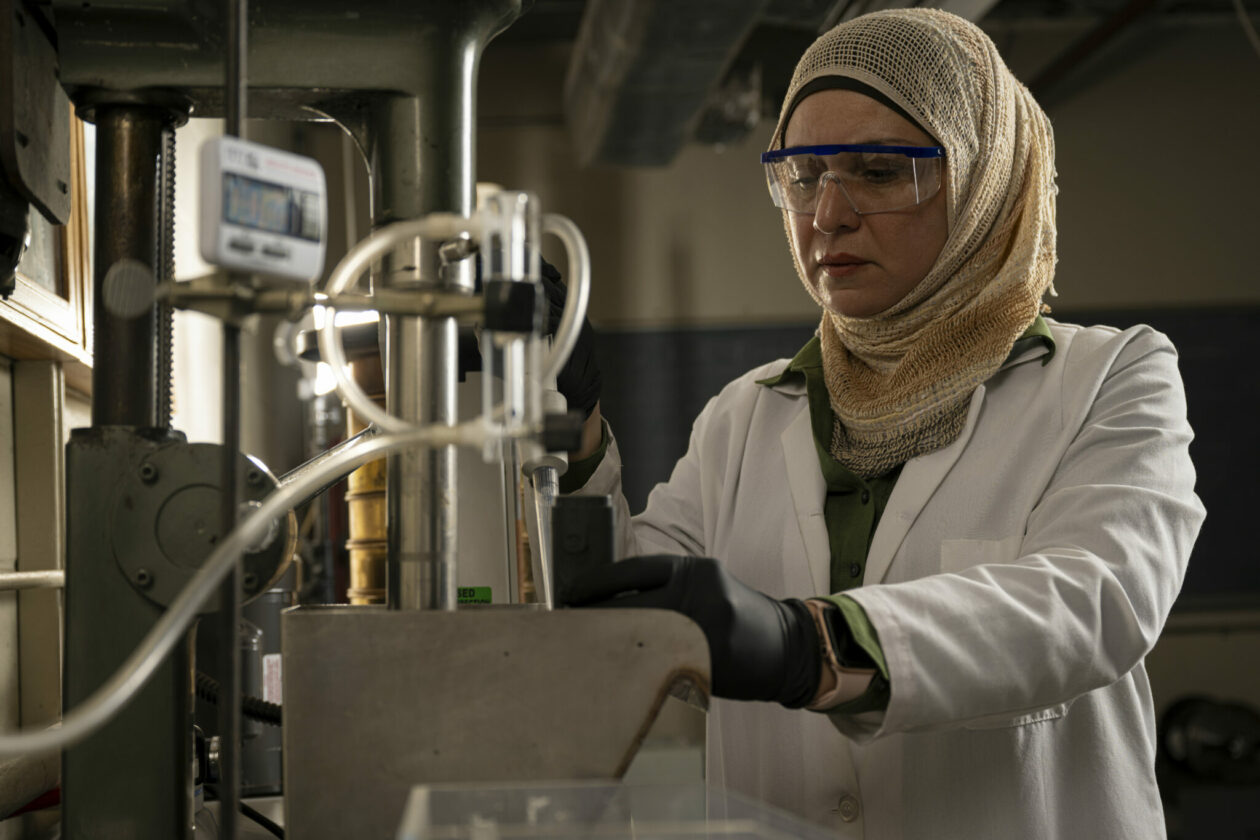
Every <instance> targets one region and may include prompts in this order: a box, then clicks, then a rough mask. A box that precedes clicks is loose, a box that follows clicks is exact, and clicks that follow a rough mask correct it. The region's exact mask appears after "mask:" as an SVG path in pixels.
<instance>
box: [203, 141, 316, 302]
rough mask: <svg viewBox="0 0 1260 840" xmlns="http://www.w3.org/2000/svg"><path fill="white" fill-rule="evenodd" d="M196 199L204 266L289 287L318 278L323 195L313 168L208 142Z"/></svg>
mask: <svg viewBox="0 0 1260 840" xmlns="http://www.w3.org/2000/svg"><path fill="white" fill-rule="evenodd" d="M201 195H202V201H203V205H202V208H201V223H200V226H199V232H200V240H199V242H200V246H201V258H202V259H204V260H205V261H206V262H208V263H210V264H211V265H219V266H223V267H225V268H232V269H237V270H239V271H253V272H258V273H260V274H263V275H266V276H277V277H288V278H291V279H294V280H313V279H315V278H317V277H318V276H319V274H320V272H322V271H323V270H324V246H325V241H326V236H325V230H326V228H327V220H326V216H327V207H328V188H327V185H326V183H325V180H324V168H323V167H322V166H320V165H319V162H318V161H316V160H314V159H312V158H308V157H303V156H302V155H295V154H293V153H291V152H285V151H282V150H280V149H273V148H271V147H269V146H264V145H262V144H261V143H251V142H249V141H248V140H242V139H240V138H239V137H215V138H212V139H210V140H207V141H206V142H205V143H204V144H202V147H201Z"/></svg>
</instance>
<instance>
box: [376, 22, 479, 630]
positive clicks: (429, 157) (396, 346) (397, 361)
mask: <svg viewBox="0 0 1260 840" xmlns="http://www.w3.org/2000/svg"><path fill="white" fill-rule="evenodd" d="M436 31H438V30H435V33H436ZM449 35H450V33H443V37H442V38H435V39H434V40H433V42H431V43H426V44H422V45H420V47H421V54H422V55H423V56H424V57H425V60H426V61H427V62H429V64H430V66H429V67H428V68H427V69H428V70H429V75H430V77H431V78H441V79H445V80H446V84H442V85H436V86H434V88H433V91H432V95H431V96H425V97H422V98H419V99H417V98H414V97H390V98H388V99H384V100H380V101H378V102H376V103H374V106H373V111H372V114H371V136H372V140H371V150H370V153H369V160H370V161H371V164H372V216H373V224H374V225H375V226H377V227H379V226H381V225H384V224H388V223H390V222H393V221H397V220H399V219H407V218H415V217H418V216H423V215H425V214H427V213H432V212H436V211H453V212H456V213H463V214H467V213H469V212H471V210H472V194H473V191H472V180H473V177H472V176H473V170H472V81H473V79H472V68H473V67H474V66H475V62H474V61H471V60H468V59H469V56H468V55H467V54H466V52H465V51H468V50H475V47H474V46H473V45H472V43H471V42H469V41H463V40H461V39H460V38H458V37H456V38H451V37H449ZM421 174H423V175H424V177H423V178H421V177H420V176H421ZM383 262H384V266H385V268H386V274H385V275H383V276H379V277H378V278H377V282H379V283H383V284H385V285H386V286H388V287H390V288H393V289H403V290H409V291H415V292H417V293H421V292H423V291H425V290H433V289H437V290H449V289H451V288H458V287H469V286H471V281H472V277H471V273H470V271H469V270H468V268H469V267H468V266H466V265H462V264H461V266H460V268H459V269H458V270H456V271H450V272H447V274H446V275H445V276H444V275H443V273H442V272H441V271H440V270H439V269H440V261H439V257H438V253H437V249H436V247H434V246H433V244H432V243H426V244H425V245H424V246H423V247H419V246H415V247H410V248H407V249H399V250H398V251H396V252H395V253H394V254H393V255H391V257H390V258H389V259H387V260H385V261H383ZM385 320H386V365H385V368H386V393H387V407H388V409H389V411H390V413H391V414H394V415H396V416H399V417H403V418H405V419H408V420H412V421H415V422H418V423H446V424H453V423H454V422H455V421H456V420H457V417H458V412H457V404H456V398H455V386H456V380H457V374H458V370H457V366H458V355H459V354H458V330H457V326H456V323H455V320H454V319H453V318H449V317H445V318H420V319H417V318H412V317H406V316H394V315H391V316H387V317H386V319H385ZM456 457H457V456H456V451H455V447H451V446H448V447H440V448H433V449H429V450H426V451H423V452H418V453H405V454H402V455H399V456H395V457H393V458H391V460H390V466H389V478H388V486H387V492H386V499H387V501H386V505H387V511H388V520H389V559H388V575H387V579H388V586H387V590H388V593H387V603H388V605H389V606H390V608H392V609H403V610H415V609H440V610H453V609H455V608H456V606H457V603H458V598H457V590H456V535H457V528H458V514H457V503H456V499H457V496H458V488H457V486H456V485H457V461H456Z"/></svg>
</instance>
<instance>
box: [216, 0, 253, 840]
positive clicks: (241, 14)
mask: <svg viewBox="0 0 1260 840" xmlns="http://www.w3.org/2000/svg"><path fill="white" fill-rule="evenodd" d="M227 5H228V15H227V25H228V33H227V35H228V37H227V54H226V55H225V57H224V63H225V64H226V65H227V78H226V80H225V84H224V99H225V102H226V106H227V107H226V117H227V119H226V125H225V126H224V133H225V134H227V135H229V136H231V137H239V136H240V135H241V129H242V127H243V123H244V119H245V114H246V113H247V107H246V88H247V81H246V80H247V78H248V74H247V73H246V53H247V50H248V43H249V42H248V26H249V17H248V9H249V6H248V0H227ZM228 282H229V283H232V284H236V283H247V282H249V278H248V277H247V276H244V275H236V274H229V276H228ZM240 399H241V330H240V327H239V326H238V325H237V324H236V323H233V322H232V321H230V320H225V321H224V322H223V465H222V477H221V488H222V491H221V492H222V500H223V508H222V511H221V516H222V521H223V534H224V535H226V534H228V533H230V532H231V531H232V529H233V528H235V527H236V505H237V501H236V500H237V499H238V498H239V496H240V494H239V493H238V492H237V487H236V480H237V475H236V453H237V450H239V449H240V445H241V406H240ZM219 604H220V608H219V615H218V622H217V626H218V642H219V663H220V674H219V679H220V680H221V681H222V682H221V686H222V691H221V692H220V694H219V721H218V723H219V825H220V826H221V828H220V832H219V836H220V837H222V838H224V839H225V840H236V836H237V830H238V825H237V824H238V822H239V816H238V812H239V811H240V801H241V800H240V796H241V701H240V696H241V647H240V645H239V644H238V643H237V636H238V634H239V633H240V626H241V558H240V557H237V558H236V562H235V563H234V564H233V567H232V573H231V574H230V575H228V576H227V578H226V579H224V581H223V584H222V586H221V588H220V600H219Z"/></svg>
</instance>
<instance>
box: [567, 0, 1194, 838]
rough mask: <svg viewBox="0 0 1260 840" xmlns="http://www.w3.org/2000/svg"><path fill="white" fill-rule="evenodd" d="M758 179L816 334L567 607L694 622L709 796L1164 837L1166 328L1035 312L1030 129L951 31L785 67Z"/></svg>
mask: <svg viewBox="0 0 1260 840" xmlns="http://www.w3.org/2000/svg"><path fill="white" fill-rule="evenodd" d="M764 161H765V165H766V167H767V173H768V178H769V183H770V188H771V193H772V196H773V197H774V200H775V203H776V204H778V205H779V206H780V207H781V208H783V215H784V223H785V227H786V229H787V235H788V240H789V243H790V245H791V251H792V255H793V258H794V260H795V263H796V268H797V271H798V273H799V275H800V277H801V279H802V281H803V282H804V284H805V287H806V289H807V290H808V291H809V293H810V294H811V295H813V297H814V299H815V300H816V301H818V303H819V305H820V306H821V307H822V320H821V323H820V326H819V330H818V335H817V337H816V338H815V339H814V340H812V341H811V342H810V343H809V344H808V345H807V346H806V347H805V348H804V349H803V350H802V351H801V352H800V353H799V354H798V355H797V357H796V358H795V359H793V360H792V361H791V362H788V363H785V362H783V361H779V362H775V363H772V364H769V365H766V366H764V367H761V368H758V369H756V370H754V371H751V372H750V373H748V374H747V375H745V376H743V377H741V378H740V379H738V380H736V381H735V382H732V383H731V384H730V385H728V386H727V387H726V388H725V389H724V390H723V391H722V392H721V393H720V394H719V395H718V396H717V397H715V398H714V399H713V400H712V401H711V402H710V403H709V405H708V406H707V407H706V408H705V410H704V412H703V413H702V414H701V415H700V417H699V418H698V419H697V420H696V423H695V428H694V431H693V435H692V438H691V443H690V447H689V450H688V452H687V454H686V455H685V456H684V457H683V458H682V460H681V461H679V463H678V465H677V466H676V468H675V469H674V472H673V475H672V476H671V478H670V479H669V481H668V482H667V483H666V484H662V485H660V486H658V487H657V488H656V489H655V490H654V491H653V493H652V495H651V497H650V499H649V500H648V505H647V509H646V510H645V511H644V512H643V513H642V514H641V515H639V516H637V517H635V518H634V519H633V521H630V520H629V519H628V517H627V516H623V517H622V521H623V523H624V527H623V528H622V530H621V532H620V535H619V536H620V540H621V542H620V546H619V552H620V553H621V554H622V555H623V556H625V557H628V558H630V559H628V560H624V561H623V562H621V563H618V564H615V565H614V566H613V567H612V568H611V569H607V570H602V571H593V572H591V573H588V574H587V575H586V576H585V578H583V579H581V580H580V581H579V582H578V583H577V584H576V585H575V586H574V587H573V588H572V589H571V590H570V591H569V592H568V593H567V595H566V600H567V601H568V602H569V603H571V604H573V605H577V606H657V607H666V608H671V609H677V610H679V611H681V612H684V613H686V614H688V615H690V616H692V617H693V618H694V619H696V621H697V622H698V623H699V624H700V625H701V627H702V629H703V630H704V631H705V633H706V636H707V637H708V639H709V643H710V649H711V655H712V659H713V688H714V694H715V695H718V696H719V697H726V698H736V700H735V701H727V700H719V701H715V703H714V704H713V707H712V710H711V715H710V727H711V729H710V740H709V779H710V781H711V782H712V783H715V784H718V785H729V786H730V787H732V788H733V789H735V790H738V791H741V792H744V793H746V794H749V795H751V796H753V797H756V798H759V799H762V800H765V801H768V802H770V803H771V804H775V805H779V806H782V807H785V808H788V809H790V810H792V811H795V812H796V813H798V814H800V815H801V816H803V817H805V818H807V819H810V820H812V821H815V822H822V823H827V822H834V823H835V824H837V825H843V824H848V826H849V829H848V830H849V832H850V833H855V832H856V834H860V835H862V836H866V837H872V838H900V837H906V838H911V837H932V838H952V837H957V838H969V839H970V838H984V837H991V838H1004V840H1005V839H1006V838H1063V837H1106V838H1127V837H1133V838H1153V837H1161V836H1163V835H1164V825H1163V818H1162V811H1161V807H1160V800H1159V793H1158V790H1157V789H1156V785H1155V779H1154V758H1155V724H1154V716H1153V709H1152V703H1151V695H1150V688H1149V685H1148V682H1147V678H1146V673H1145V670H1144V668H1143V664H1142V662H1143V657H1144V656H1145V655H1146V653H1147V651H1149V650H1150V648H1151V646H1152V645H1153V644H1154V642H1155V640H1156V638H1157V637H1158V635H1159V632H1160V629H1161V628H1162V626H1163V624H1164V620H1165V618H1166V616H1167V614H1168V611H1169V609H1170V607H1171V605H1172V603H1173V600H1174V598H1175V597H1176V595H1177V592H1178V589H1179V587H1180V585H1181V580H1182V576H1183V573H1184V570H1185V564H1186V560H1187V558H1188V556H1189V554H1190V548H1191V545H1192V544H1193V541H1194V538H1195V536H1196V534H1197V532H1198V529H1199V525H1200V523H1201V521H1202V519H1203V515H1204V512H1203V508H1202V506H1201V504H1200V503H1199V500H1198V499H1197V498H1196V496H1195V495H1194V489H1193V488H1194V470H1193V467H1192V465H1191V463H1190V460H1189V457H1188V454H1187V447H1188V444H1189V442H1190V439H1191V431H1190V428H1189V426H1188V425H1187V423H1186V418H1185V400H1184V394H1183V391H1182V387H1181V382H1180V378H1179V376H1178V373H1177V366H1176V355H1175V351H1174V350H1173V348H1172V346H1171V345H1170V344H1169V342H1168V341H1167V339H1166V338H1164V337H1163V336H1162V335H1160V334H1158V333H1156V332H1154V331H1152V330H1151V329H1149V328H1146V327H1137V328H1134V329H1131V330H1126V331H1123V332H1121V331H1118V330H1114V329H1109V328H1102V327H1092V328H1082V327H1078V326H1072V325H1067V324H1058V323H1054V322H1053V321H1048V320H1045V319H1043V318H1042V315H1041V310H1042V296H1043V295H1044V294H1045V293H1046V292H1047V291H1048V290H1050V289H1051V283H1052V280H1053V279H1054V264H1055V227H1054V225H1055V218H1054V210H1055V207H1054V196H1055V191H1056V188H1055V185H1054V148H1053V139H1052V135H1051V131H1050V125H1049V121H1048V120H1047V118H1046V116H1045V114H1044V113H1043V112H1042V111H1041V109H1040V108H1039V107H1038V106H1037V104H1036V103H1035V102H1034V101H1033V99H1032V98H1031V96H1030V95H1029V93H1028V91H1027V90H1026V89H1025V88H1023V87H1022V86H1021V85H1020V84H1019V83H1018V82H1017V81H1016V80H1015V79H1014V77H1013V76H1012V75H1011V73H1010V71H1009V70H1008V69H1007V68H1006V67H1005V65H1004V64H1003V62H1002V60H1001V58H1000V57H999V55H998V53H997V50H996V49H995V48H994V46H993V44H992V43H991V42H990V41H989V39H988V38H987V37H986V36H985V35H984V34H983V33H982V32H981V31H980V30H979V29H978V28H977V27H975V26H974V25H972V24H970V23H967V22H966V21H964V20H962V19H960V18H957V17H955V16H952V15H949V14H946V13H943V12H938V11H932V10H926V9H905V10H895V11H887V12H879V13H875V14H871V15H866V16H863V17H860V18H856V19H854V20H852V21H850V22H847V23H844V24H841V25H840V26H838V27H836V28H835V29H833V30H831V31H830V32H828V33H826V34H825V35H823V36H822V37H820V38H819V39H818V41H817V42H815V44H814V45H813V46H811V47H810V48H809V50H808V51H807V52H806V53H805V55H804V56H803V57H802V59H801V61H800V63H799V64H798V66H797V69H796V73H795V75H794V77H793V79H792V83H791V86H790V88H789V91H788V94H787V97H786V99H785V102H784V107H783V110H782V113H781V116H780V119H779V124H778V126H777V128H776V130H775V134H774V138H773V142H772V145H771V150H770V151H769V152H768V153H767V154H766V155H765V156H764ZM595 416H597V415H595ZM619 469H620V467H619V458H618V454H617V450H616V445H615V443H614V442H612V441H611V438H610V436H608V435H607V433H605V440H604V447H603V448H602V449H601V451H600V452H597V453H596V454H595V455H594V456H593V457H591V458H590V459H588V460H587V462H585V463H582V462H579V463H575V464H574V468H573V470H574V473H575V475H578V476H581V479H583V480H585V484H584V486H583V487H582V488H581V490H580V492H582V493H587V494H613V495H614V498H615V499H617V500H618V503H619V505H620V507H621V508H622V512H623V513H628V512H627V511H625V501H624V498H623V497H622V496H621V494H620V490H619ZM571 480H572V479H571ZM642 555H653V556H642ZM702 558H714V559H713V560H707V559H702ZM780 599H783V600H780ZM799 599H806V600H804V601H802V600H799ZM747 700H762V701H766V700H771V701H778V702H777V703H768V702H738V701H747ZM805 706H807V707H809V709H812V710H815V711H806V710H801V709H800V707H805ZM856 834H855V836H856ZM845 836H850V834H846V835H845Z"/></svg>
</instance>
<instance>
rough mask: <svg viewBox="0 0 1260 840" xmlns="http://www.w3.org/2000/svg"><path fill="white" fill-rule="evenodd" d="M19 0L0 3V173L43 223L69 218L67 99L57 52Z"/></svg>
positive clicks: (68, 110) (65, 220)
mask: <svg viewBox="0 0 1260 840" xmlns="http://www.w3.org/2000/svg"><path fill="white" fill-rule="evenodd" d="M38 24H39V22H38V20H37V19H36V18H33V17H31V15H30V13H29V12H28V11H27V10H26V9H24V8H23V6H22V4H21V3H20V2H19V0H0V169H3V170H4V174H5V177H6V179H7V180H8V182H9V183H10V184H11V185H12V186H13V188H14V189H15V190H16V191H17V192H18V194H19V195H21V196H22V197H23V198H25V199H26V200H27V201H29V202H31V203H32V204H34V205H35V206H36V207H38V208H39V211H40V212H41V213H43V214H44V215H45V216H46V217H47V218H48V221H50V222H52V223H53V224H55V225H64V224H65V223H66V222H68V221H69V220H70V99H69V97H67V96H66V92H65V91H64V90H62V89H61V84H60V82H58V81H57V78H58V75H59V65H58V61H57V49H56V47H55V46H53V44H52V43H51V42H50V41H49V39H48V36H47V35H46V34H45V32H44V30H43V28H42V27H41V26H39V25H38Z"/></svg>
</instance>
